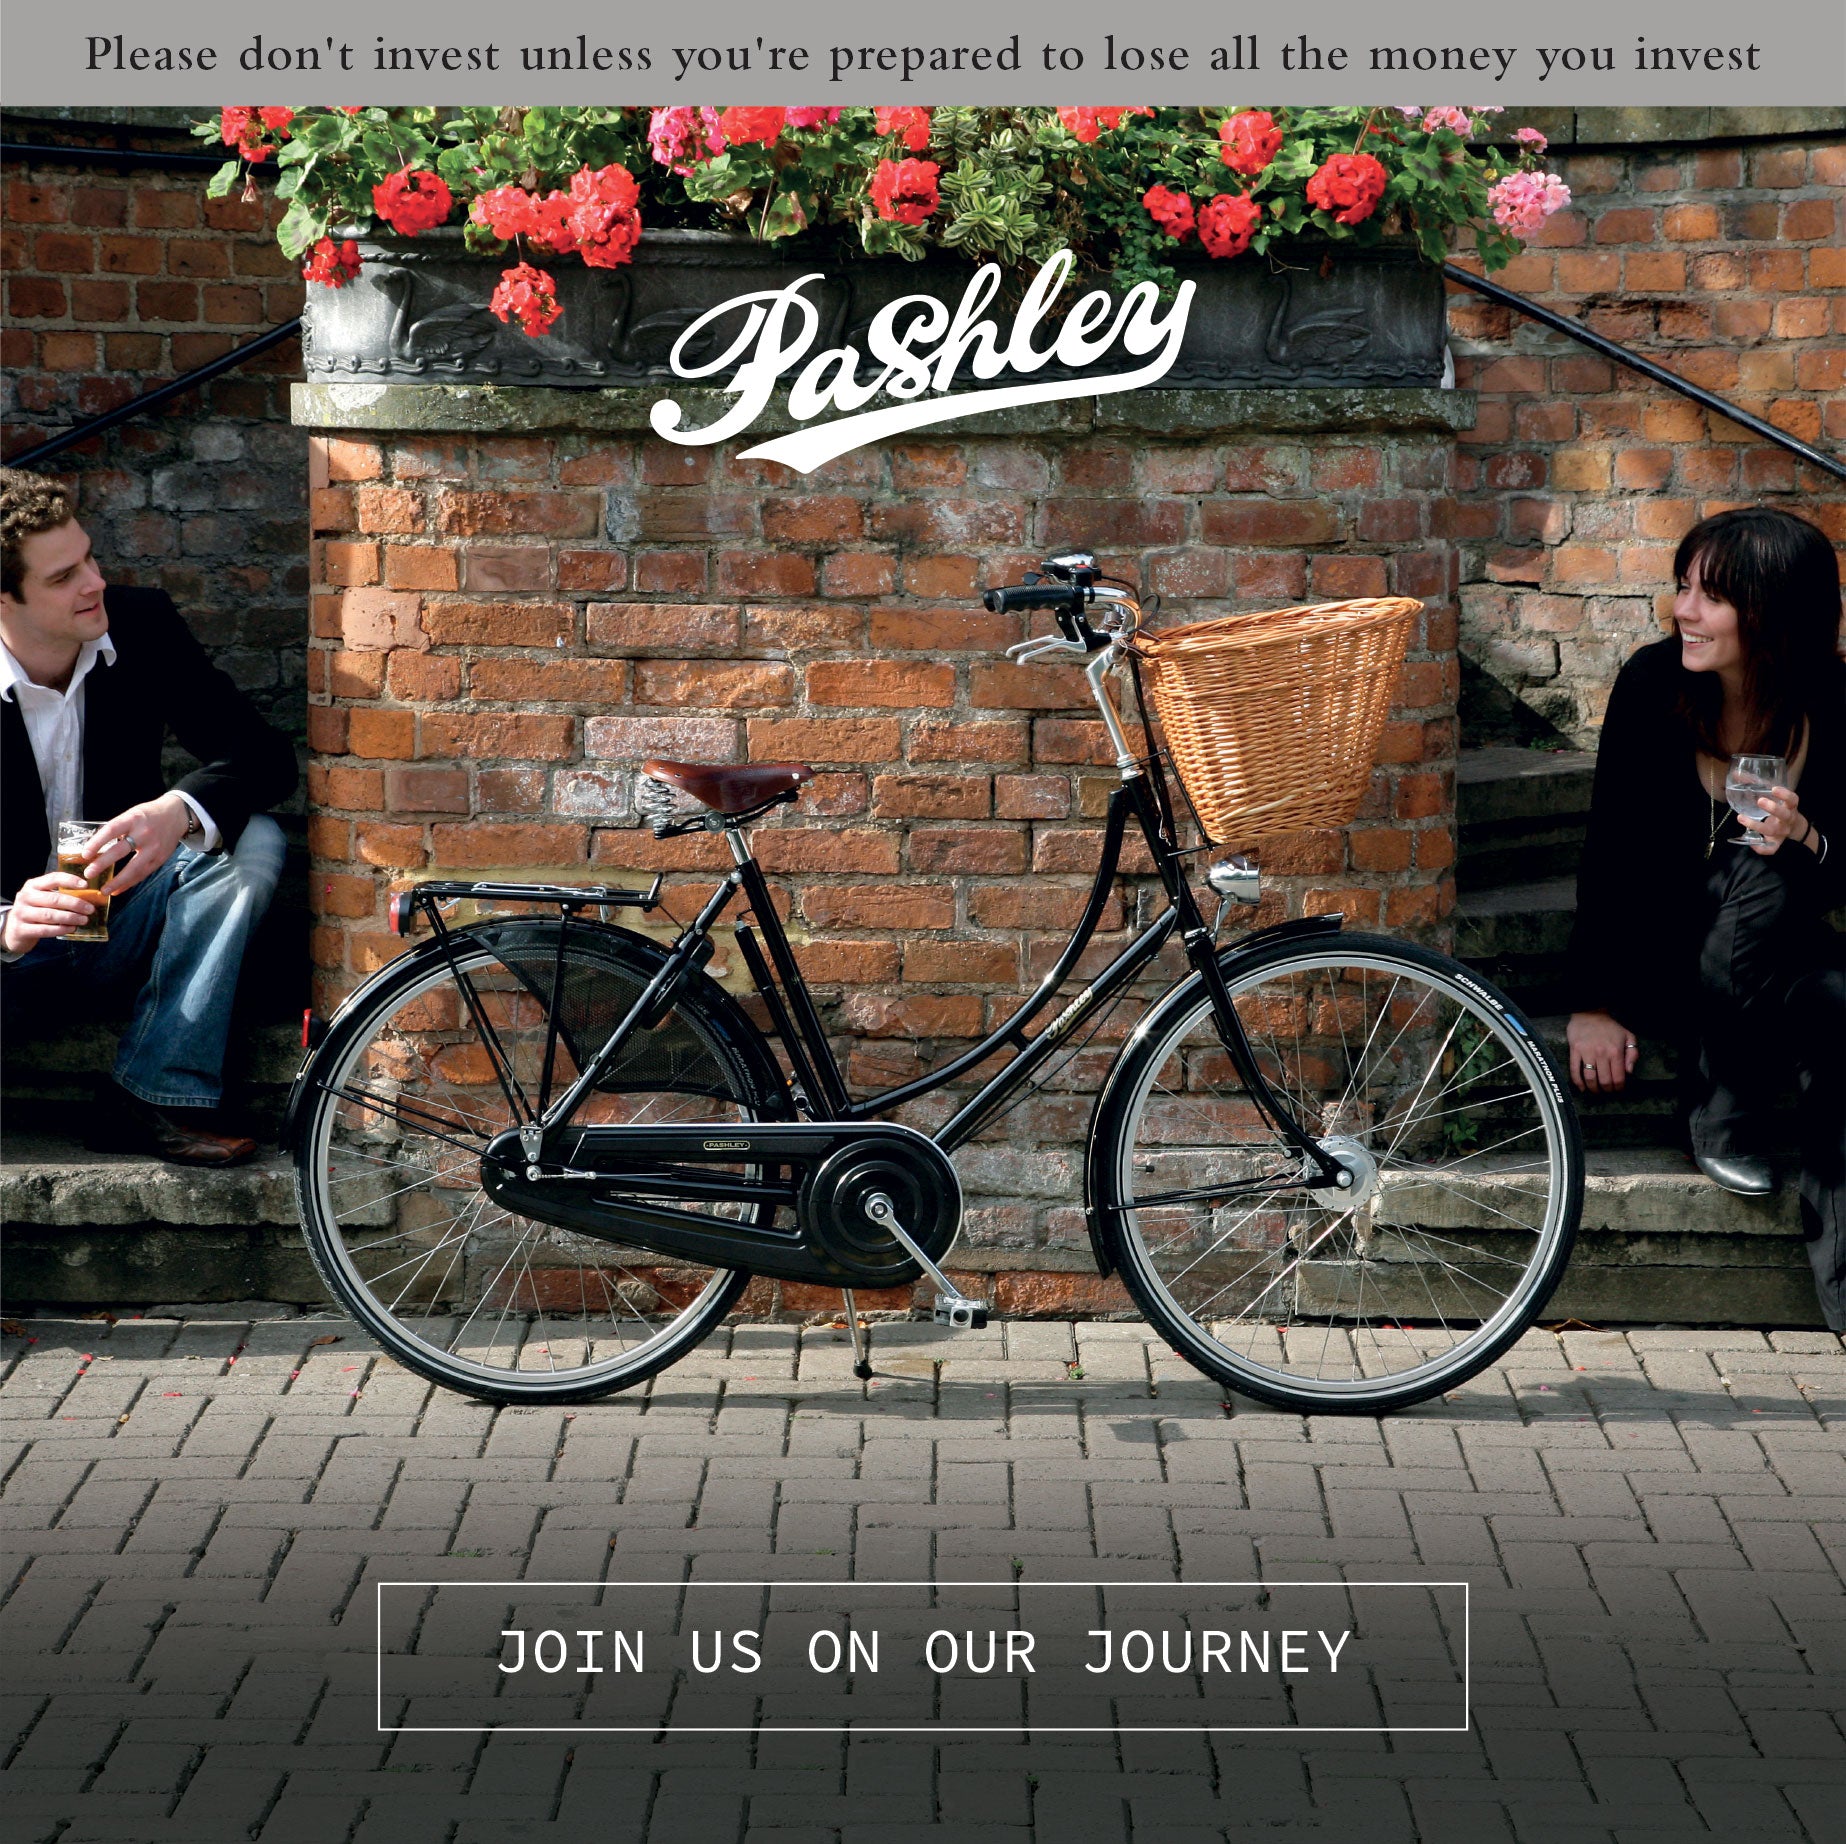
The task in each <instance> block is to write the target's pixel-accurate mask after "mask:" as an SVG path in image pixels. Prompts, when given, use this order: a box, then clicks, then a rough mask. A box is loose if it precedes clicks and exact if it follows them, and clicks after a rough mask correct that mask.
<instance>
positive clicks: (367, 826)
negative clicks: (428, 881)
mask: <svg viewBox="0 0 1846 1844" xmlns="http://www.w3.org/2000/svg"><path fill="white" fill-rule="evenodd" d="M389 779H390V777H389V776H387V777H386V780H387V783H388V782H389ZM399 804H400V803H398V802H395V801H393V802H392V805H393V806H394V807H395V806H398V805H399ZM354 831H355V833H356V834H357V838H358V855H359V858H360V860H361V862H363V863H365V864H375V865H378V866H380V867H381V868H382V869H385V870H414V869H417V868H419V867H420V866H422V865H423V863H424V862H425V861H426V859H427V857H428V853H427V852H425V850H424V848H423V828H422V827H421V826H385V825H380V824H379V823H378V822H377V821H376V820H363V821H361V822H360V823H359V825H358V826H357V827H355V828H354ZM362 913H364V914H366V915H369V914H370V913H371V911H370V909H369V908H368V909H367V910H365V911H363V912H362Z"/></svg>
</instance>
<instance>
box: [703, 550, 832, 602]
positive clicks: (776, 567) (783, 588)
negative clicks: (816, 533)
mask: <svg viewBox="0 0 1846 1844" xmlns="http://www.w3.org/2000/svg"><path fill="white" fill-rule="evenodd" d="M814 587H815V585H814V565H813V564H812V563H811V562H810V561H809V560H808V559H807V558H805V557H789V556H776V555H773V554H770V553H766V552H761V551H720V552H719V554H718V593H719V594H720V595H735V596H758V595H768V596H782V595H812V594H813V593H814Z"/></svg>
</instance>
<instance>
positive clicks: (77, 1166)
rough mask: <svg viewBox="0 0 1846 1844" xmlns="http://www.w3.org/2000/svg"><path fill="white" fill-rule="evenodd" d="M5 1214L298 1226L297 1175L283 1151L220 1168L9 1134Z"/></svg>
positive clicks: (52, 1221) (22, 1220) (66, 1221)
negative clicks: (95, 1151) (227, 1168)
mask: <svg viewBox="0 0 1846 1844" xmlns="http://www.w3.org/2000/svg"><path fill="white" fill-rule="evenodd" d="M0 1219H4V1221H5V1222H6V1223H7V1224H8V1225H9V1226H16V1225H19V1224H28V1223H29V1224H32V1225H34V1226H36V1227H41V1228H60V1229H61V1228H84V1229H90V1228H113V1227H118V1226H122V1225H126V1224H143V1223H170V1224H174V1225H176V1226H180V1227H184V1228H188V1229H190V1228H195V1227H206V1226H216V1225H220V1224H230V1223H234V1224H238V1225H240V1226H245V1227H251V1226H256V1225H265V1224H266V1225H275V1226H280V1225H286V1226H288V1227H289V1228H291V1229H292V1228H293V1227H294V1225H295V1220H296V1218H295V1190H294V1180H293V1177H292V1175H291V1169H290V1166H289V1162H288V1160H287V1159H285V1158H284V1157H283V1155H282V1154H281V1153H271V1154H268V1155H267V1156H265V1157H261V1158H258V1159H254V1160H252V1161H251V1162H250V1164H248V1165H239V1166H233V1167H232V1168H231V1169H230V1170H229V1171H214V1170H213V1169H211V1168H210V1167H208V1166H188V1165H168V1164H167V1163H165V1161H163V1160H160V1159H148V1158H142V1157H139V1156H138V1155H136V1154H132V1153H93V1152H84V1151H81V1150H80V1149H78V1148H77V1147H75V1146H74V1145H73V1144H72V1143H71V1142H70V1141H69V1140H66V1139H62V1138H58V1137H54V1136H52V1135H48V1134H23V1135H20V1136H18V1137H17V1138H15V1137H14V1136H13V1135H11V1134H9V1135H8V1136H7V1139H6V1143H5V1149H4V1152H3V1153H0Z"/></svg>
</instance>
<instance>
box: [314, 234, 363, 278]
mask: <svg viewBox="0 0 1846 1844" xmlns="http://www.w3.org/2000/svg"><path fill="white" fill-rule="evenodd" d="M358 273H359V246H358V244H356V243H355V242H354V241H353V240H352V239H351V238H350V237H348V238H347V239H346V241H345V242H344V243H335V242H334V240H333V239H332V238H331V237H323V238H322V239H321V240H320V242H319V243H317V244H316V245H315V246H314V249H313V252H312V254H311V255H310V256H309V257H308V260H307V261H306V262H305V263H304V264H303V265H302V270H301V279H302V280H303V281H304V282H321V283H324V284H325V285H326V286H327V287H329V288H344V287H345V286H346V284H347V283H348V282H350V281H351V280H352V279H353V277H354V276H355V275H357V274H358Z"/></svg>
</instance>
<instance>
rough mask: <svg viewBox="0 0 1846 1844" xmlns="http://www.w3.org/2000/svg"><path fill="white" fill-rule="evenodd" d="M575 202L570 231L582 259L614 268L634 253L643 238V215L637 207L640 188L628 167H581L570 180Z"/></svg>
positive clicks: (600, 265)
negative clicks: (594, 169) (595, 169)
mask: <svg viewBox="0 0 1846 1844" xmlns="http://www.w3.org/2000/svg"><path fill="white" fill-rule="evenodd" d="M570 195H571V198H572V199H573V200H574V201H575V203H574V205H573V206H572V209H571V214H570V228H571V234H572V236H573V237H575V239H576V242H577V248H578V249H579V250H581V251H582V252H583V260H584V261H585V262H586V263H589V264H590V265H591V267H593V268H597V269H613V268H614V267H615V266H616V264H617V263H625V262H627V261H628V259H629V258H630V257H631V256H633V255H634V251H635V245H636V244H637V243H639V242H640V240H641V214H640V213H639V212H638V211H637V210H636V209H635V207H636V206H637V205H638V204H639V203H640V199H641V190H640V188H639V187H638V186H637V185H636V184H635V182H634V176H633V175H632V174H631V173H630V172H629V170H628V169H627V168H626V167H625V166H615V165H610V166H606V167H603V168H601V169H600V170H598V171H596V172H592V171H591V170H590V169H589V168H588V167H587V166H584V167H579V168H578V169H577V173H576V175H575V177H574V178H573V179H572V180H571V182H570Z"/></svg>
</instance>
